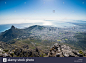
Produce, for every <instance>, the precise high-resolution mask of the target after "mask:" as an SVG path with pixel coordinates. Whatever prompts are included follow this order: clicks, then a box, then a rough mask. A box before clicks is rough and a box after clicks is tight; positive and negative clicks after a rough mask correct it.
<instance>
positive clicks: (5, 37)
mask: <svg viewBox="0 0 86 63" xmlns="http://www.w3.org/2000/svg"><path fill="white" fill-rule="evenodd" d="M34 28H36V29H38V30H42V28H44V27H43V26H39V25H34V26H31V27H28V28H25V29H18V28H16V27H14V26H13V25H12V26H11V28H10V29H8V30H6V31H5V32H2V33H1V34H0V41H4V42H9V41H11V40H13V39H16V38H24V37H26V38H27V37H29V36H30V34H31V30H32V29H34Z"/></svg>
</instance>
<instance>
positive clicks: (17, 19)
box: [0, 0, 86, 25]
mask: <svg viewBox="0 0 86 63" xmlns="http://www.w3.org/2000/svg"><path fill="white" fill-rule="evenodd" d="M75 20H82V21H86V0H0V25H1V24H19V23H35V24H36V23H37V24H39V25H40V23H41V24H42V25H54V23H57V22H62V23H63V22H70V21H75Z"/></svg>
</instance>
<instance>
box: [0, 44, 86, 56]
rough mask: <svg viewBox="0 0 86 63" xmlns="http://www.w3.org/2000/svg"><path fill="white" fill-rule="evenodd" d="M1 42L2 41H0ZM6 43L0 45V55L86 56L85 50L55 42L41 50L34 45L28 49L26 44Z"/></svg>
mask: <svg viewBox="0 0 86 63" xmlns="http://www.w3.org/2000/svg"><path fill="white" fill-rule="evenodd" d="M1 44H2V43H1ZM4 45H5V46H7V47H8V44H5V43H4V44H2V45H0V57H86V51H78V50H73V49H71V48H70V47H69V46H66V45H60V44H58V43H55V44H54V45H53V47H52V48H51V49H50V50H46V49H44V50H42V49H40V48H37V47H35V49H30V48H29V46H28V45H23V47H22V48H21V47H18V46H12V45H10V46H9V47H8V48H9V49H6V47H4Z"/></svg>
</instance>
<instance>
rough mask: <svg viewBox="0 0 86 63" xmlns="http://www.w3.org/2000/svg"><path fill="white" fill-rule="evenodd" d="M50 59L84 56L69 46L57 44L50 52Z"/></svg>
mask: <svg viewBox="0 0 86 63" xmlns="http://www.w3.org/2000/svg"><path fill="white" fill-rule="evenodd" d="M48 57H83V55H82V54H80V53H79V52H78V51H76V50H73V49H71V48H70V47H69V46H66V45H60V44H58V43H55V44H54V46H53V47H52V48H51V50H50V51H49V53H48Z"/></svg>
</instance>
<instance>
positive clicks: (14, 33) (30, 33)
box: [0, 25, 86, 49]
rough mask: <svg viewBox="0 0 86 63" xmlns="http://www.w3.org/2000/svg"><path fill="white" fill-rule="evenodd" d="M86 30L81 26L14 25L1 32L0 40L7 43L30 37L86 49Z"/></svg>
mask: <svg viewBox="0 0 86 63" xmlns="http://www.w3.org/2000/svg"><path fill="white" fill-rule="evenodd" d="M85 31H86V29H83V28H79V27H71V28H58V27H50V26H40V25H33V26H30V27H27V28H24V29H18V28H16V27H15V26H13V25H12V26H11V28H10V29H8V30H6V31H4V32H2V33H0V41H2V42H6V43H15V42H16V41H15V40H23V39H27V38H30V39H36V40H45V42H46V40H47V41H49V42H59V43H67V44H70V45H73V46H75V47H78V48H82V49H86V45H85V42H86V40H85V39H86V33H85ZM80 33H82V34H80ZM81 44H82V45H81ZM79 46H80V47H79Z"/></svg>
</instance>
